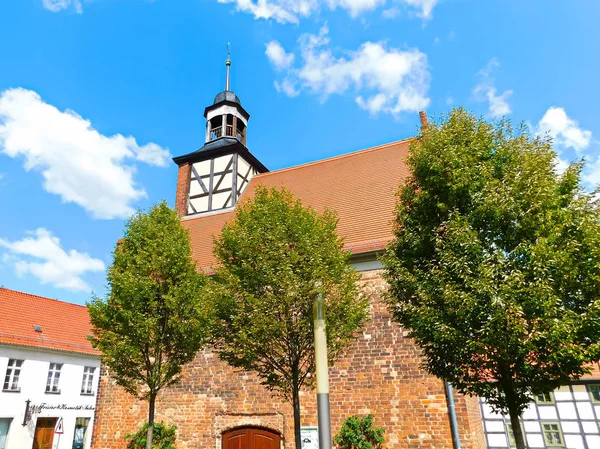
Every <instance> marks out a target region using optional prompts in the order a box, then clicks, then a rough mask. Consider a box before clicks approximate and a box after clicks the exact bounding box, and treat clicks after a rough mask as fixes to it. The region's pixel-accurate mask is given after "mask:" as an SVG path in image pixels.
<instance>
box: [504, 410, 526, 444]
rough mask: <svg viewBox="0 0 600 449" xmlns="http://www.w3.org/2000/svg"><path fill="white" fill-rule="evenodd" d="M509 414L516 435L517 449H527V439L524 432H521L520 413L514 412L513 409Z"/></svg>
mask: <svg viewBox="0 0 600 449" xmlns="http://www.w3.org/2000/svg"><path fill="white" fill-rule="evenodd" d="M508 414H509V415H510V424H511V426H512V430H513V433H514V435H515V444H516V446H517V449H527V446H526V445H525V437H524V435H523V431H522V430H521V422H520V421H519V417H520V416H519V413H518V412H517V411H516V410H514V407H511V408H510V409H509V410H508Z"/></svg>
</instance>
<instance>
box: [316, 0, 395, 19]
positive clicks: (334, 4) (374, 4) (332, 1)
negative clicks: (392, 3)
mask: <svg viewBox="0 0 600 449" xmlns="http://www.w3.org/2000/svg"><path fill="white" fill-rule="evenodd" d="M385 1H386V0H327V5H328V6H329V8H330V9H336V8H338V7H339V8H342V9H346V10H347V11H348V13H349V14H350V17H352V18H356V17H358V16H359V15H361V14H362V13H364V12H366V11H372V10H374V9H377V8H378V7H379V6H380V5H383V4H385Z"/></svg>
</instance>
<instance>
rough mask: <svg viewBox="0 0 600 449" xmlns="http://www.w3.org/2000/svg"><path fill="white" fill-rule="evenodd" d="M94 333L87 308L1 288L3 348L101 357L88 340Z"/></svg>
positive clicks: (0, 314) (0, 304)
mask: <svg viewBox="0 0 600 449" xmlns="http://www.w3.org/2000/svg"><path fill="white" fill-rule="evenodd" d="M34 326H39V327H41V329H42V332H37V331H36V330H35V329H34ZM91 329H92V327H91V324H90V317H89V315H88V311H87V308H86V307H84V306H78V305H76V304H70V303H68V302H62V301H58V300H56V299H50V298H44V297H43V296H36V295H30V294H28V293H22V292H18V291H15V290H9V289H7V288H3V287H0V344H8V345H19V346H30V347H34V348H43V349H54V350H58V351H68V352H76V353H81V354H89V355H97V356H99V355H100V352H99V351H97V350H96V349H94V348H93V347H92V345H91V344H90V342H89V341H87V338H86V337H87V336H88V334H90V333H91Z"/></svg>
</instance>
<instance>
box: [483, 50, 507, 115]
mask: <svg viewBox="0 0 600 449" xmlns="http://www.w3.org/2000/svg"><path fill="white" fill-rule="evenodd" d="M498 67H500V63H499V62H498V60H497V59H496V58H492V59H491V60H490V62H488V64H487V65H486V66H485V67H484V68H483V69H482V70H480V71H479V73H478V74H477V75H478V77H479V83H478V84H477V86H475V88H474V89H473V94H474V95H475V99H476V100H477V101H487V102H488V103H489V115H490V116H492V117H502V116H504V115H508V114H510V113H511V112H512V111H511V109H510V105H509V104H508V98H509V97H510V96H511V95H512V94H513V91H512V90H505V91H504V92H502V93H501V94H500V95H498V91H497V89H496V87H495V86H494V76H493V73H494V71H495V70H496V69H497V68H498Z"/></svg>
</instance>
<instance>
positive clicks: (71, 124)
mask: <svg viewBox="0 0 600 449" xmlns="http://www.w3.org/2000/svg"><path fill="white" fill-rule="evenodd" d="M0 154H5V155H7V156H9V157H12V158H23V160H24V167H25V169H26V170H28V171H29V170H34V171H39V172H41V173H42V176H43V178H44V183H43V187H44V189H45V190H46V191H47V192H49V193H53V194H55V195H59V196H60V197H61V199H62V200H63V201H64V202H71V203H75V204H78V205H80V206H82V207H83V208H85V209H86V210H87V211H88V212H90V213H91V214H92V216H93V217H95V218H102V219H111V218H117V217H127V216H129V215H131V214H132V213H133V212H134V209H133V207H132V205H131V204H132V203H133V202H135V201H137V200H139V199H140V198H143V197H145V196H146V192H145V191H144V190H143V189H142V188H141V187H139V186H138V185H137V184H136V183H135V181H134V178H133V175H134V173H135V170H136V169H135V166H133V165H127V164H125V161H126V160H130V161H133V160H137V161H141V162H145V163H147V164H151V165H156V166H161V167H163V166H166V165H167V161H168V158H169V156H170V154H169V151H168V150H167V149H164V148H161V147H160V146H158V145H156V144H155V143H148V144H146V145H142V146H140V145H138V144H137V142H136V140H135V139H134V138H133V137H131V136H129V137H125V136H123V135H121V134H115V135H113V136H105V135H103V134H100V133H99V132H98V131H96V130H95V129H94V128H93V127H92V124H91V123H90V121H89V120H86V119H84V118H82V117H80V116H79V115H77V113H75V112H74V111H70V110H66V111H59V110H58V109H57V108H55V107H54V106H52V105H50V104H48V103H45V102H44V101H43V100H42V99H41V98H40V96H39V95H38V94H37V93H35V92H33V91H30V90H25V89H21V88H18V89H10V90H6V91H4V92H2V93H1V94H0Z"/></svg>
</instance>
